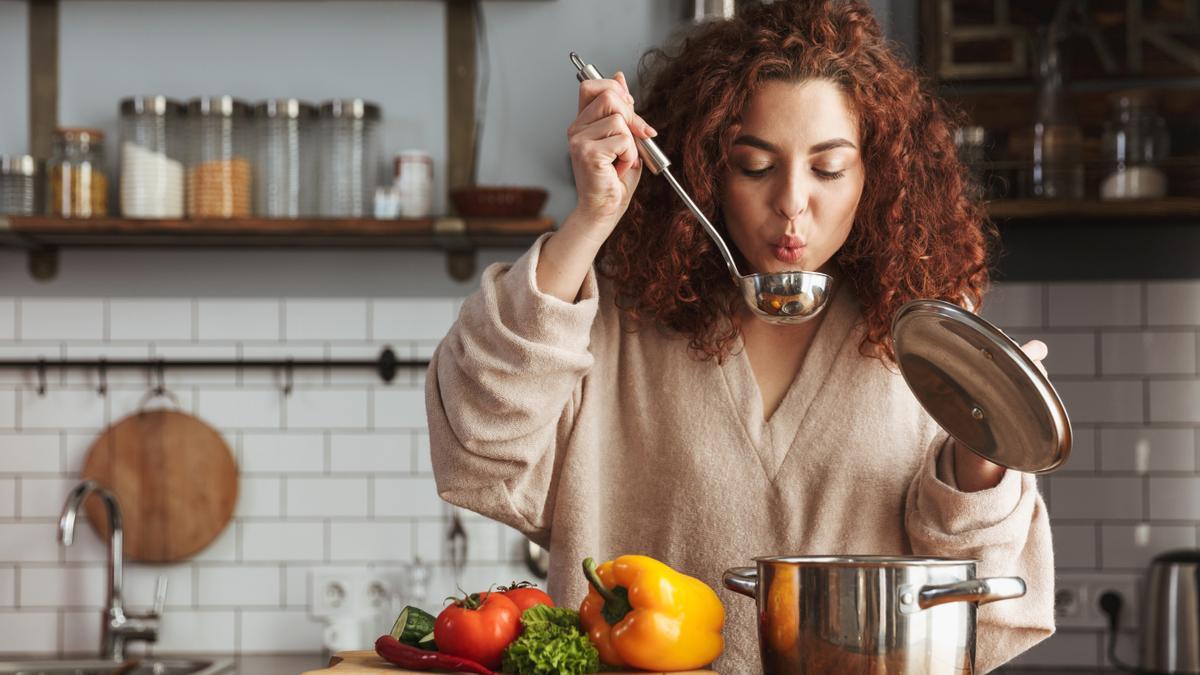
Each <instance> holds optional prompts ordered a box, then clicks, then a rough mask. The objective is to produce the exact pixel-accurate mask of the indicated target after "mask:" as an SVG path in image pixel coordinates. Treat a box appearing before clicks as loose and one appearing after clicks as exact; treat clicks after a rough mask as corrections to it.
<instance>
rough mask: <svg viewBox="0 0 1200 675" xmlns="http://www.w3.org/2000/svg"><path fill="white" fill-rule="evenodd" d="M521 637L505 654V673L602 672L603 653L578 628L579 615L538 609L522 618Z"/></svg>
mask: <svg viewBox="0 0 1200 675" xmlns="http://www.w3.org/2000/svg"><path fill="white" fill-rule="evenodd" d="M521 626H522V627H523V630H522V632H521V636H520V637H518V638H517V639H516V640H514V641H513V642H512V644H510V645H509V646H508V649H506V650H505V651H504V672H506V673H515V674H516V675H582V674H583V673H595V672H598V671H599V670H600V652H598V651H596V648H595V647H594V646H592V643H591V641H590V640H588V638H587V636H586V635H584V634H583V629H582V628H581V627H580V625H579V613H578V612H576V611H574V610H571V609H566V608H563V607H546V606H545V605H536V606H534V607H530V608H529V609H527V610H525V613H524V614H522V615H521Z"/></svg>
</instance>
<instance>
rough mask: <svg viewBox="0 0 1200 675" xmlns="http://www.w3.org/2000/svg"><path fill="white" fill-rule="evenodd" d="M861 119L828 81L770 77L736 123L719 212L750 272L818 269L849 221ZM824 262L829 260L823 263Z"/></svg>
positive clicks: (858, 178)
mask: <svg viewBox="0 0 1200 675" xmlns="http://www.w3.org/2000/svg"><path fill="white" fill-rule="evenodd" d="M859 147H860V143H859V137H858V124H857V121H856V120H855V118H854V116H853V114H852V113H851V111H850V108H849V106H848V105H847V101H846V98H845V97H844V96H843V95H842V92H841V90H840V89H839V88H838V87H837V85H835V84H833V83H832V82H829V81H827V80H805V81H803V82H769V83H767V84H765V85H763V86H762V87H760V88H759V90H758V91H757V92H755V94H754V95H753V96H752V97H751V99H750V102H749V105H748V106H747V108H746V110H745V112H744V113H743V116H742V123H741V125H740V126H738V127H735V128H734V141H733V145H732V146H731V147H730V148H729V172H728V174H726V176H725V182H724V193H723V195H722V212H723V214H724V216H725V224H726V227H727V228H728V231H729V235H730V237H732V238H733V241H734V243H735V244H736V245H737V247H738V249H739V250H740V251H741V253H742V256H743V257H744V258H745V260H746V262H747V263H748V264H749V266H750V270H748V271H747V270H742V271H743V273H747V272H787V271H794V270H806V271H812V270H820V269H821V268H823V267H826V265H827V263H828V262H829V260H830V259H831V258H832V257H833V254H834V253H836V252H837V250H838V249H839V248H841V246H842V244H843V243H844V242H845V241H846V237H847V236H848V235H849V234H850V227H851V226H852V225H853V223H854V212H855V210H856V209H857V208H858V200H859V197H861V196H862V189H863V179H864V171H863V164H862V157H861V155H860V154H859ZM826 269H827V267H826Z"/></svg>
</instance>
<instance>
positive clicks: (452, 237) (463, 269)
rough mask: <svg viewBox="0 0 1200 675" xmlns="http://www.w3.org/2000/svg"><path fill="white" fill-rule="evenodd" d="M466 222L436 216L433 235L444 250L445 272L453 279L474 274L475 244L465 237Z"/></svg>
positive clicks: (467, 277)
mask: <svg viewBox="0 0 1200 675" xmlns="http://www.w3.org/2000/svg"><path fill="white" fill-rule="evenodd" d="M466 235H467V222H466V221H465V220H463V219H462V218H437V219H435V220H434V221H433V236H434V238H436V239H437V242H438V244H439V245H440V246H441V247H442V248H443V249H444V250H445V251H446V272H448V273H449V274H450V277H451V278H452V279H454V280H455V281H468V280H470V278H471V277H473V276H475V246H474V245H472V244H471V241H470V240H469V239H468V238H467V236H466Z"/></svg>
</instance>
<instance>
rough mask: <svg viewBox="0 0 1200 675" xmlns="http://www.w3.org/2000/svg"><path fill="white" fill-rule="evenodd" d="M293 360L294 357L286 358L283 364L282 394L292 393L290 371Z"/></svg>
mask: <svg viewBox="0 0 1200 675" xmlns="http://www.w3.org/2000/svg"><path fill="white" fill-rule="evenodd" d="M293 362H294V359H288V360H287V361H285V362H284V364H283V395H284V396H291V395H292V385H293V373H292V371H293V370H294V367H293Z"/></svg>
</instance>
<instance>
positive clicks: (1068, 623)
mask: <svg viewBox="0 0 1200 675" xmlns="http://www.w3.org/2000/svg"><path fill="white" fill-rule="evenodd" d="M1108 591H1114V592H1116V593H1118V594H1120V596H1121V600H1122V605H1121V614H1120V627H1121V630H1128V629H1131V628H1136V627H1137V625H1138V619H1139V616H1138V611H1139V609H1140V603H1139V600H1140V598H1139V597H1138V578H1137V576H1136V575H1123V574H1061V575H1059V576H1058V578H1057V579H1056V580H1055V591H1054V615H1055V619H1056V621H1055V623H1057V624H1058V625H1059V626H1061V627H1063V628H1100V629H1105V628H1108V615H1107V614H1105V613H1104V610H1102V609H1100V596H1102V595H1104V593H1106V592H1108Z"/></svg>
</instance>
